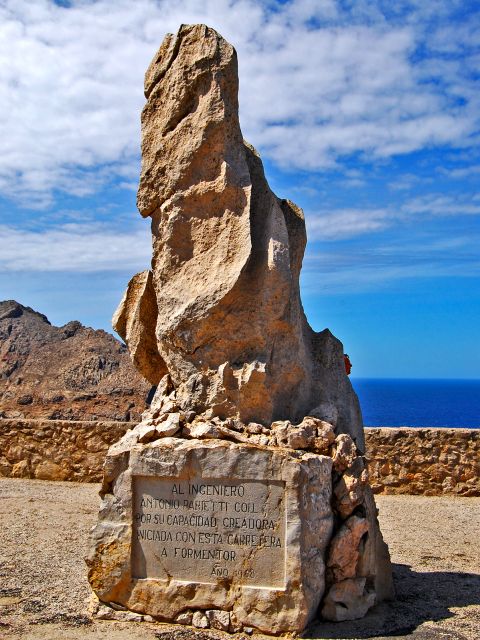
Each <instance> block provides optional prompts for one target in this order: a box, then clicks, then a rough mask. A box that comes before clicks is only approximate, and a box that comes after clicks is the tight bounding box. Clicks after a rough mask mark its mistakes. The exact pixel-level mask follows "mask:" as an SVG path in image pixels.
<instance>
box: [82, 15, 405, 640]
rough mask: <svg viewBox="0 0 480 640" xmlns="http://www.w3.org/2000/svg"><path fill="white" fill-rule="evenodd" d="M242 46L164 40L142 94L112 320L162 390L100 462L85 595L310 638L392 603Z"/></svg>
mask: <svg viewBox="0 0 480 640" xmlns="http://www.w3.org/2000/svg"><path fill="white" fill-rule="evenodd" d="M237 92H238V77H237V62H236V55H235V51H234V49H233V48H232V47H231V45H229V44H228V43H227V42H225V40H223V38H222V37H221V36H220V35H219V34H218V33H216V32H215V31H213V30H212V29H209V28H208V27H206V26H204V25H195V26H182V27H181V28H180V30H179V32H178V34H177V35H176V36H173V35H168V36H167V37H166V38H165V40H164V42H163V43H162V46H161V47H160V50H159V52H158V53H157V55H156V56H155V57H154V59H153V61H152V63H151V65H150V67H149V69H148V71H147V74H146V78H145V95H146V97H147V104H146V106H145V108H144V110H143V114H142V136H143V139H142V174H141V178H140V186H139V191H138V206H139V209H140V212H141V213H142V215H144V216H150V217H151V220H152V234H153V259H152V270H151V272H143V273H140V274H137V275H136V276H134V278H133V279H132V280H131V282H130V284H129V286H128V289H127V292H126V294H125V296H124V298H123V300H122V302H121V304H120V307H119V309H118V310H117V312H116V314H115V317H114V325H115V328H116V329H117V331H118V332H119V333H120V335H121V336H122V337H123V338H124V340H125V341H126V342H127V344H128V346H129V349H130V352H131V355H132V358H133V360H134V363H135V365H136V366H137V368H138V369H139V371H140V372H141V373H142V374H143V375H144V376H145V377H146V378H147V379H148V380H149V381H150V382H152V383H153V384H154V385H155V386H156V387H157V388H156V392H155V395H154V397H153V400H152V402H151V405H150V407H149V409H148V410H147V411H146V412H145V413H144V414H143V415H142V422H141V424H139V425H137V426H136V427H135V428H134V429H132V430H131V431H129V432H127V433H126V434H125V435H124V437H123V438H122V439H121V440H120V441H119V442H117V443H116V444H115V445H113V446H112V447H111V448H110V449H109V452H108V454H107V458H106V460H105V466H104V479H103V485H102V491H101V495H102V506H101V509H100V514H99V521H98V524H97V525H96V526H95V527H94V529H93V530H92V532H91V544H90V549H89V554H88V557H87V564H88V567H89V580H90V584H91V585H92V588H93V589H94V591H95V593H96V595H97V597H98V598H99V601H100V602H101V603H102V606H109V607H110V608H113V609H115V607H119V606H120V607H123V608H124V609H126V610H128V611H131V612H134V613H135V614H138V615H143V616H150V617H151V618H153V619H156V620H162V621H169V622H177V623H181V624H187V625H192V626H193V627H196V628H198V629H204V628H205V629H206V628H211V629H219V630H222V631H227V630H228V631H229V632H232V633H237V632H241V631H243V632H245V633H247V634H250V633H253V631H254V630H257V631H262V632H265V633H270V634H285V633H301V632H302V631H303V630H304V628H305V627H306V625H307V624H309V622H311V621H312V620H313V619H314V618H315V617H316V616H317V615H318V613H319V612H320V613H321V615H322V616H323V617H324V618H326V619H329V620H345V619H354V618H358V617H362V616H363V615H365V613H366V612H367V610H368V609H369V608H370V607H372V606H374V605H375V604H376V603H378V602H380V601H381V600H384V599H386V598H389V597H392V595H393V587H392V575H391V566H390V559H389V554H388V548H387V546H386V544H385V543H384V541H383V538H382V535H381V532H380V529H379V525H378V519H377V511H376V507H375V502H374V499H373V495H372V492H371V490H370V488H369V485H368V471H367V467H366V460H365V458H364V456H363V450H364V442H363V428H362V419H361V414H360V409H359V405H358V400H357V397H356V395H355V393H354V392H353V390H352V387H351V385H350V382H349V380H348V377H347V375H346V373H345V367H344V360H343V347H342V345H341V343H340V342H339V341H338V340H337V339H336V338H334V337H333V335H332V334H331V333H330V332H329V331H328V329H325V330H324V331H322V332H321V333H315V332H314V331H313V330H312V329H311V328H310V326H309V325H308V323H307V321H306V318H305V315H304V313H303V309H302V305H301V301H300V293H299V284H298V282H299V274H300V268H301V263H302V258H303V252H304V249H305V242H306V236H305V222H304V218H303V214H302V212H301V211H300V209H298V207H296V206H295V205H294V204H293V203H292V202H289V201H287V200H280V199H278V198H277V197H276V196H275V195H274V194H273V193H272V191H271V190H270V188H269V186H268V184H267V182H266V179H265V176H264V173H263V168H262V163H261V161H260V158H259V156H258V154H257V152H256V151H255V150H254V149H253V148H252V147H251V146H250V145H249V144H248V143H246V142H245V141H244V140H243V139H242V134H241V131H240V126H239V122H238V103H237Z"/></svg>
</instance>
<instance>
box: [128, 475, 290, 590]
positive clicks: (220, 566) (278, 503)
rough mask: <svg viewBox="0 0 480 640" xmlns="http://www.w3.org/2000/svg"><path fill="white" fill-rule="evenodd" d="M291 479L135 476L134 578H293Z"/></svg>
mask: <svg viewBox="0 0 480 640" xmlns="http://www.w3.org/2000/svg"><path fill="white" fill-rule="evenodd" d="M284 495H285V483H284V482H281V481H265V480H261V481H260V480H238V481H237V480H230V479H228V478H225V479H222V480H219V479H218V478H217V479H208V478H190V479H188V480H185V479H182V480H180V479H178V478H156V477H151V476H150V477H138V476H137V477H134V479H133V540H132V573H133V577H134V578H137V579H138V578H157V579H165V580H169V579H176V580H181V581H186V582H197V583H206V584H215V583H217V582H218V581H219V580H224V579H229V580H233V581H234V582H235V583H237V584H241V585H244V586H253V587H255V586H258V587H267V588H268V587H270V588H276V589H283V588H284V586H285V505H284V502H285V500H284Z"/></svg>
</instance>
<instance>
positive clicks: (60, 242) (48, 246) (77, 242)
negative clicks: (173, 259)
mask: <svg viewBox="0 0 480 640" xmlns="http://www.w3.org/2000/svg"><path fill="white" fill-rule="evenodd" d="M0 246H1V247H2V251H1V253H0V270H3V271H50V272H51V271H58V272H76V273H94V272H99V271H125V272H127V273H129V272H131V273H133V272H134V271H141V270H143V269H147V268H149V263H150V256H151V242H150V234H149V232H148V229H147V225H145V228H141V227H140V228H139V229H138V230H135V231H132V232H114V231H112V230H111V229H109V228H108V227H107V226H105V225H102V224H99V223H91V224H87V225H80V224H64V225H60V226H57V227H53V228H51V229H45V230H42V231H26V230H21V229H17V228H13V227H8V226H0Z"/></svg>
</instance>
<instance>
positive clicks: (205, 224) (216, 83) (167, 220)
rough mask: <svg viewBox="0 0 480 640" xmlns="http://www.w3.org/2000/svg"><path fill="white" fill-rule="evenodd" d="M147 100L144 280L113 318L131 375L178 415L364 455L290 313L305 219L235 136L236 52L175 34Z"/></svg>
mask: <svg viewBox="0 0 480 640" xmlns="http://www.w3.org/2000/svg"><path fill="white" fill-rule="evenodd" d="M145 95H146V97H147V103H146V105H145V107H144V110H143V113H142V172H141V177H140V186H139V190H138V207H139V210H140V212H141V214H142V215H143V216H150V217H151V220H152V234H153V259H152V272H151V273H150V274H149V273H142V274H137V275H136V276H134V278H133V279H132V280H131V282H130V284H129V286H128V289H127V292H126V294H125V296H124V299H123V300H122V303H121V305H120V308H119V310H118V311H117V313H116V315H115V317H114V325H115V328H116V329H117V331H118V332H119V333H120V335H121V336H122V337H123V338H124V340H125V341H126V342H127V344H128V345H129V348H130V351H131V353H132V357H133V359H134V362H135V364H136V366H137V367H138V368H139V370H140V371H141V373H142V374H143V375H144V376H145V377H146V378H147V379H148V380H150V381H151V382H153V383H155V384H156V383H157V382H158V381H159V380H160V378H161V377H162V376H163V375H164V373H165V372H166V371H168V374H169V376H170V379H171V382H172V384H173V387H174V388H175V390H176V398H177V402H178V406H179V408H180V409H181V410H182V411H194V412H195V413H197V414H202V413H206V414H207V417H213V416H218V417H220V418H222V419H224V418H226V417H229V416H230V417H234V418H238V419H240V420H241V421H242V422H244V423H248V422H255V423H260V424H262V425H266V426H270V424H271V423H272V422H273V421H275V420H291V421H292V422H296V423H298V422H300V421H301V420H302V419H303V418H304V416H306V415H314V416H315V417H317V418H320V419H325V420H327V421H328V422H330V423H331V424H333V425H334V427H335V429H336V432H337V433H349V434H351V435H352V437H353V438H354V440H355V442H356V444H357V446H358V447H359V449H360V450H363V448H364V445H363V430H362V419H361V413H360V409H359V404H358V401H357V397H356V395H355V393H354V391H353V390H352V387H351V384H350V381H349V380H348V377H347V375H346V374H345V367H344V363H343V347H342V344H341V343H340V342H339V341H338V340H337V339H336V338H335V337H334V336H333V335H332V334H331V333H330V331H328V329H325V330H324V331H322V332H321V333H316V332H315V331H313V330H312V329H311V327H310V326H309V325H308V322H307V320H306V318H305V314H304V312H303V309H302V304H301V301H300V292H299V284H298V282H299V275H300V269H301V264H302V259H303V253H304V249H305V243H306V234H305V221H304V217H303V213H302V211H301V210H300V209H299V208H298V207H297V206H296V205H294V204H293V203H292V202H290V201H288V200H281V199H279V198H277V197H276V196H275V194H274V193H273V192H272V191H271V190H270V188H269V186H268V183H267V181H266V179H265V175H264V172H263V167H262V162H261V160H260V157H259V155H258V153H257V152H256V151H255V149H253V147H251V146H250V145H249V144H248V143H246V142H245V141H244V140H243V137H242V133H241V130H240V125H239V121H238V75H237V58H236V53H235V50H234V49H233V47H232V46H231V45H230V44H228V43H227V42H226V41H225V40H224V39H223V38H222V37H221V36H220V35H219V34H218V33H216V32H215V31H214V30H213V29H210V28H208V27H206V26H205V25H193V26H192V25H184V26H182V27H181V28H180V30H179V32H178V33H177V35H176V36H173V35H167V36H166V38H165V40H164V41H163V43H162V45H161V47H160V49H159V51H158V53H157V54H156V55H155V57H154V59H153V61H152V63H151V65H150V67H149V69H148V71H147V73H146V77H145ZM157 393H158V394H159V395H161V393H162V391H160V390H159V391H158V392H157ZM157 400H158V398H157Z"/></svg>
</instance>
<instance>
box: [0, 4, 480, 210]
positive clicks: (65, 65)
mask: <svg viewBox="0 0 480 640" xmlns="http://www.w3.org/2000/svg"><path fill="white" fill-rule="evenodd" d="M349 5H350V7H349V8H348V9H346V8H345V6H346V4H345V3H342V2H339V1H335V0H322V1H315V2H314V1H313V0H291V1H290V2H286V3H275V2H269V1H266V0H265V1H264V2H256V1H254V0H205V1H204V2H202V3H199V2H198V0H175V1H174V0H136V1H135V2H130V0H116V2H111V1H110V0H92V1H88V2H86V1H85V0H72V2H70V3H69V5H68V7H67V6H60V4H55V3H54V2H53V1H50V0H36V2H34V3H32V2H30V1H29V0H3V2H1V3H0V35H1V37H0V104H1V111H0V113H1V115H0V192H1V193H3V194H4V195H7V196H10V197H15V198H19V199H20V200H21V201H22V204H24V205H25V206H28V207H41V206H46V205H47V204H48V203H49V201H50V200H49V199H51V197H52V193H54V192H55V191H56V190H63V191H66V192H68V193H72V194H77V195H82V194H86V193H92V192H94V191H95V190H96V189H98V188H99V186H101V184H103V183H104V182H108V181H109V180H112V179H117V178H119V177H120V179H121V184H122V185H123V186H125V187H126V188H129V187H131V182H130V181H129V180H124V179H122V176H124V175H125V174H128V173H129V172H130V173H131V172H132V167H133V168H134V169H135V170H136V169H137V167H138V152H139V138H140V132H139V112H140V109H141V107H142V104H143V101H144V99H143V95H142V78H143V73H144V70H145V68H146V66H147V65H148V63H149V61H150V59H151V57H152V55H153V53H154V52H155V50H156V49H157V48H158V46H159V44H160V42H161V40H162V38H163V36H164V34H165V33H166V32H168V31H170V32H171V31H176V30H177V29H178V26H179V25H180V23H182V22H206V23H207V24H210V25H211V26H213V27H215V28H217V29H218V30H219V31H220V32H221V33H222V34H223V35H225V37H227V38H228V39H229V40H230V41H231V42H233V43H234V44H235V46H236V47H237V49H238V51H239V57H240V80H241V93H240V99H241V116H242V123H243V128H244V132H245V135H246V137H248V138H249V139H250V141H251V142H252V143H253V144H254V145H256V146H258V147H259V148H260V149H261V150H262V152H263V153H265V154H266V156H267V157H270V158H271V159H272V160H273V161H275V162H276V163H278V164H279V165H281V166H283V167H287V168H299V169H307V170H308V169H315V170H316V169H321V168H325V167H331V166H334V165H335V164H336V163H338V162H341V161H342V158H345V157H348V156H349V155H350V154H358V153H362V154H366V155H368V156H371V157H374V158H375V157H376V158H388V157H390V156H391V155H394V154H402V153H408V152H411V151H414V150H418V149H422V148H425V147H427V146H432V145H453V146H468V145H469V144H472V143H473V142H474V141H475V135H477V134H476V133H475V132H476V131H478V123H479V113H480V106H479V95H480V93H479V91H478V74H477V72H476V71H475V69H476V68H477V67H478V53H477V57H475V47H476V46H478V36H477V34H478V27H479V24H478V22H479V20H475V19H473V20H470V21H469V23H468V24H462V25H461V28H458V29H456V28H453V27H452V28H448V29H446V28H445V27H443V26H442V22H441V19H442V16H448V15H449V13H451V12H454V11H455V10H456V9H457V8H458V7H459V6H460V5H459V4H458V2H456V1H455V2H451V1H450V0H444V1H440V0H436V1H435V2H428V3H425V2H408V3H407V2H399V3H387V5H389V7H388V12H389V13H388V12H387V9H385V6H387V5H385V3H383V2H381V0H378V2H365V1H363V0H358V1H357V2H355V3H349ZM420 49H421V50H422V51H423V57H422V58H421V59H419V58H418V55H417V53H418V51H419V50H420ZM460 50H461V56H460V55H459V51H460Z"/></svg>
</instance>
